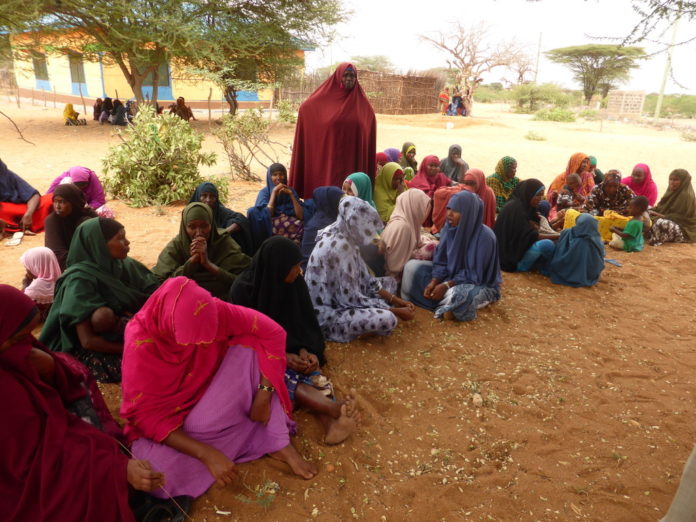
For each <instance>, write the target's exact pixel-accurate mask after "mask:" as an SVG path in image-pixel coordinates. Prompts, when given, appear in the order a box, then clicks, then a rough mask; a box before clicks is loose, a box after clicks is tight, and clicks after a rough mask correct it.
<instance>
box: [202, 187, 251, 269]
mask: <svg viewBox="0 0 696 522" xmlns="http://www.w3.org/2000/svg"><path fill="white" fill-rule="evenodd" d="M196 201H200V202H201V203H205V204H206V205H208V206H209V207H210V208H211V210H212V211H213V219H214V220H215V226H216V227H217V228H222V229H224V230H225V231H226V232H227V233H228V234H229V235H230V236H232V239H234V240H235V241H236V242H237V244H238V245H239V247H240V248H241V249H242V252H244V253H245V254H246V255H248V256H252V255H254V242H253V239H252V237H251V227H250V226H249V220H248V219H247V218H246V216H245V215H244V214H242V213H241V212H235V211H234V210H232V209H229V208H227V207H225V205H223V204H222V202H221V201H220V193H219V191H218V188H217V187H216V186H215V184H213V183H210V182H209V181H206V182H203V183H201V184H200V185H198V187H196V190H195V191H194V192H193V195H192V196H191V199H190V200H189V203H195V202H196Z"/></svg>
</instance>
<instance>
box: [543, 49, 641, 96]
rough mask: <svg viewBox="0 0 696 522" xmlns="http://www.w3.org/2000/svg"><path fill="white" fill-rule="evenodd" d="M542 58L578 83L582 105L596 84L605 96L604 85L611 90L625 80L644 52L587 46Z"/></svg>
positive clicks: (558, 51) (595, 90)
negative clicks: (565, 68) (563, 69)
mask: <svg viewBox="0 0 696 522" xmlns="http://www.w3.org/2000/svg"><path fill="white" fill-rule="evenodd" d="M546 56H548V58H549V60H551V61H552V62H556V63H560V64H563V65H566V66H568V68H569V69H570V70H571V71H572V72H573V74H574V76H575V79H576V80H577V81H578V82H580V83H581V84H582V91H583V94H584V96H585V102H586V103H588V104H589V103H590V100H592V96H594V95H595V93H596V92H597V90H598V88H599V86H600V84H604V88H605V90H606V92H607V93H608V89H607V88H606V85H607V84H608V85H609V86H610V87H611V86H612V85H616V84H618V83H621V82H623V81H626V80H627V79H628V77H629V74H630V71H631V69H635V68H636V67H638V64H637V61H638V60H641V59H643V58H645V52H644V51H643V48H642V47H622V46H620V45H607V44H587V45H577V46H573V47H561V48H558V49H552V50H551V51H548V52H547V53H546Z"/></svg>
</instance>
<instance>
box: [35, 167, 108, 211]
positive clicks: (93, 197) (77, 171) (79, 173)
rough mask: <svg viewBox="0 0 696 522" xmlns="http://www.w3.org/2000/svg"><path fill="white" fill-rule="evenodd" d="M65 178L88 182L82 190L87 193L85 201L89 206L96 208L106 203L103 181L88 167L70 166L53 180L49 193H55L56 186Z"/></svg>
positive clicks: (76, 181) (74, 181)
mask: <svg viewBox="0 0 696 522" xmlns="http://www.w3.org/2000/svg"><path fill="white" fill-rule="evenodd" d="M65 178H70V180H71V183H87V186H86V187H84V188H83V189H82V192H84V194H85V201H86V202H87V205H88V206H89V207H92V208H93V209H95V210H96V209H98V208H99V207H101V206H102V205H105V204H106V196H104V188H103V187H102V184H101V181H99V178H98V177H97V175H96V174H95V172H94V171H93V170H90V169H88V168H87V167H70V169H69V170H66V171H65V172H63V173H62V174H61V175H60V176H58V177H57V178H56V179H54V180H53V182H52V183H51V186H50V187H48V193H49V194H51V193H53V191H54V190H55V188H56V187H57V186H58V185H60V183H61V182H62V181H63V179H65Z"/></svg>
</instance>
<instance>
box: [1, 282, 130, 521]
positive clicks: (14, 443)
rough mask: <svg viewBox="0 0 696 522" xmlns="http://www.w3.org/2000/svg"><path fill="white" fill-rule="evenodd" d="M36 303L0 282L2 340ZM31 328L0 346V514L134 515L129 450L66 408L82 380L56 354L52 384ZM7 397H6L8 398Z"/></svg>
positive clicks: (109, 517)
mask: <svg viewBox="0 0 696 522" xmlns="http://www.w3.org/2000/svg"><path fill="white" fill-rule="evenodd" d="M33 307H34V303H33V302H32V301H31V299H29V298H28V297H27V296H25V295H24V294H23V293H22V292H20V291H19V290H17V289H16V288H13V287H11V286H8V285H0V317H2V321H0V344H1V343H4V342H5V341H6V340H8V339H9V338H10V337H12V335H13V334H14V333H15V332H16V331H17V330H18V329H19V328H21V327H23V326H25V325H26V324H28V321H27V317H29V318H31V313H32V309H33ZM33 347H38V348H41V345H40V344H38V342H37V341H36V339H34V338H33V337H32V336H28V337H26V338H25V339H21V340H19V341H18V342H16V343H15V344H13V345H12V346H11V347H9V348H7V349H6V350H4V351H0V396H1V397H4V398H5V400H3V401H2V406H0V416H2V422H1V423H0V447H2V448H3V452H4V457H3V458H2V459H0V491H2V495H0V513H2V514H3V520H100V521H102V520H104V521H109V522H118V521H132V520H133V515H132V513H131V511H130V508H129V507H128V483H127V481H126V466H127V462H128V458H127V457H126V456H125V455H124V454H122V453H121V451H120V450H119V446H118V444H117V443H116V441H115V440H114V439H112V438H111V437H109V436H108V435H106V434H104V433H102V432H101V431H99V430H98V429H97V428H95V427H93V426H91V425H90V424H87V423H86V422H85V421H83V420H82V419H80V418H78V417H76V416H75V415H73V414H72V413H70V412H68V410H66V409H65V404H70V403H71V402H73V401H74V400H76V399H78V398H80V397H82V396H84V395H85V393H86V392H85V389H84V388H83V387H82V384H81V383H82V380H81V378H80V376H79V375H77V374H76V373H74V372H73V371H72V370H71V369H70V368H69V367H68V366H67V365H65V364H64V363H63V362H62V361H61V359H58V358H56V357H54V363H55V372H54V380H55V382H54V383H53V385H49V384H47V383H46V382H45V381H44V380H43V379H42V378H41V377H40V376H39V374H38V372H37V371H36V369H35V368H34V366H32V365H31V364H30V363H29V359H28V358H29V355H30V353H31V351H32V348H33ZM8 399H9V400H8Z"/></svg>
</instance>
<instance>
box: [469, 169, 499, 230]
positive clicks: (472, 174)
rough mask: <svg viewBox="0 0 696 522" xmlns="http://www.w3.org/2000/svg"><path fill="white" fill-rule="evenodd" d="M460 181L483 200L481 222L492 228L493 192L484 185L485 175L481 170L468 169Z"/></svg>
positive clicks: (493, 211)
mask: <svg viewBox="0 0 696 522" xmlns="http://www.w3.org/2000/svg"><path fill="white" fill-rule="evenodd" d="M462 183H463V184H464V185H465V186H466V188H467V189H469V190H470V191H471V192H473V193H474V194H476V195H478V197H480V198H481V201H483V224H484V225H486V226H487V227H490V228H493V225H494V224H495V203H496V202H495V193H494V192H493V189H492V188H491V187H489V186H488V185H486V175H485V174H484V173H483V171H482V170H479V169H469V170H468V171H467V172H466V174H464V179H463V180H462Z"/></svg>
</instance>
